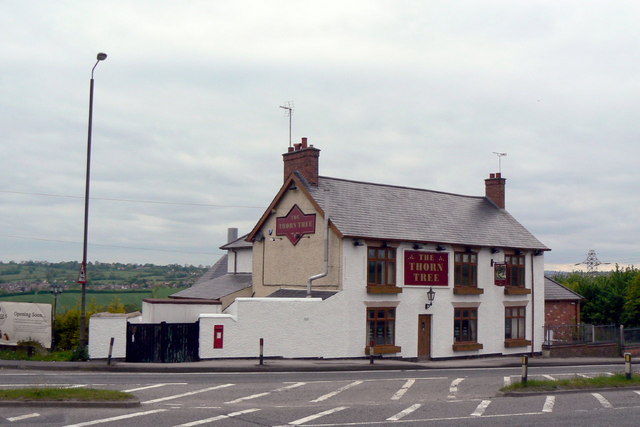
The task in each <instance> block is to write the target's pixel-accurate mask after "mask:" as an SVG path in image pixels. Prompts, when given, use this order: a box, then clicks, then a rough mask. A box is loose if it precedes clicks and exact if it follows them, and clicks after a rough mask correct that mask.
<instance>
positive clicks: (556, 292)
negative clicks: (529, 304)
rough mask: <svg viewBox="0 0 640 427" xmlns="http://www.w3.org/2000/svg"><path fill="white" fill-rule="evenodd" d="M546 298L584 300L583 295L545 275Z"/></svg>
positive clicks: (550, 299) (552, 299) (553, 299)
mask: <svg viewBox="0 0 640 427" xmlns="http://www.w3.org/2000/svg"><path fill="white" fill-rule="evenodd" d="M544 299H545V300H546V301H561V300H570V301H576V300H582V299H584V298H583V297H582V295H580V294H578V293H577V292H574V291H572V290H571V289H569V288H567V287H566V286H564V285H561V284H560V283H558V282H556V281H555V280H553V279H550V278H548V277H546V276H545V278H544Z"/></svg>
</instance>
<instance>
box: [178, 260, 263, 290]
mask: <svg viewBox="0 0 640 427" xmlns="http://www.w3.org/2000/svg"><path fill="white" fill-rule="evenodd" d="M227 264H228V256H227V255H224V256H223V257H222V258H220V259H219V260H218V262H216V263H215V264H214V265H213V266H212V267H211V268H210V269H209V270H207V272H206V273H204V274H203V275H202V277H200V279H198V281H197V282H196V283H195V284H194V285H193V286H191V287H190V288H188V289H184V290H182V291H180V292H176V293H175V294H172V295H170V296H169V298H176V299H182V298H187V299H188V298H196V299H207V300H218V299H220V298H222V297H225V296H227V295H229V294H232V293H234V292H238V291H240V290H242V289H245V288H249V287H251V273H227Z"/></svg>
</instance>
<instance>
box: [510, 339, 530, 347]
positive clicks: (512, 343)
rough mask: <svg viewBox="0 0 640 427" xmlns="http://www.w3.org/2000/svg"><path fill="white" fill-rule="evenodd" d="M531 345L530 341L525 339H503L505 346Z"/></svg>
mask: <svg viewBox="0 0 640 427" xmlns="http://www.w3.org/2000/svg"><path fill="white" fill-rule="evenodd" d="M528 345H531V341H529V340H525V339H507V340H504V346H505V348H513V347H526V346H528Z"/></svg>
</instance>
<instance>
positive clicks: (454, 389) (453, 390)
mask: <svg viewBox="0 0 640 427" xmlns="http://www.w3.org/2000/svg"><path fill="white" fill-rule="evenodd" d="M462 381H464V378H456V379H455V380H453V381H451V385H450V386H449V396H448V398H449V399H455V398H456V393H457V392H458V385H460V383H461V382H462Z"/></svg>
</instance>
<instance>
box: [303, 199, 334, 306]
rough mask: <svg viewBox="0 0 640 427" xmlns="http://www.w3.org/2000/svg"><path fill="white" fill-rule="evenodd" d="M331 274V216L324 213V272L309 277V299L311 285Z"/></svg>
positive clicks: (308, 296)
mask: <svg viewBox="0 0 640 427" xmlns="http://www.w3.org/2000/svg"><path fill="white" fill-rule="evenodd" d="M327 274H329V215H327V213H326V212H325V213H324V271H323V272H322V273H320V274H316V275H313V276H311V277H309V280H308V281H307V298H311V283H312V282H313V281H314V280H317V279H321V278H323V277H325V276H326V275H327Z"/></svg>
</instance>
